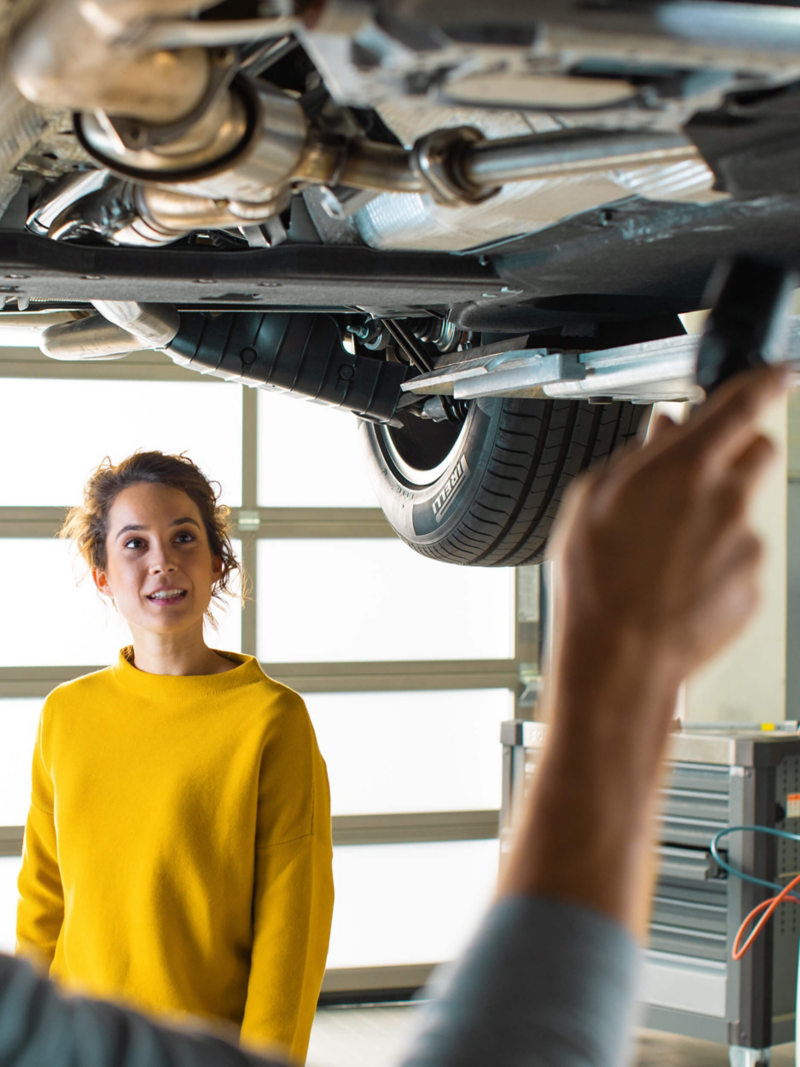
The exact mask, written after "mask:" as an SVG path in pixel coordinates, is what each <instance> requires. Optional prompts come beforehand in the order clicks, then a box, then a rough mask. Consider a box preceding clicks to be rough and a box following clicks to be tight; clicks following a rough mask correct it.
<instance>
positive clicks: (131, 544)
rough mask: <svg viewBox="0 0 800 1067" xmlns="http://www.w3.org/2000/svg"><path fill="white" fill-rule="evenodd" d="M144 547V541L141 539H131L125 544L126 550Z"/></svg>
mask: <svg viewBox="0 0 800 1067" xmlns="http://www.w3.org/2000/svg"><path fill="white" fill-rule="evenodd" d="M142 545H144V541H143V540H142V539H141V537H132V538H131V539H130V540H129V541H126V542H125V547H126V548H141V547H142Z"/></svg>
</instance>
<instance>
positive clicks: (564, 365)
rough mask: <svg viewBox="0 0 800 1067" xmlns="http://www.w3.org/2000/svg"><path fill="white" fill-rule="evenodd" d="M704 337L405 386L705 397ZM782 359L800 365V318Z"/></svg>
mask: <svg viewBox="0 0 800 1067" xmlns="http://www.w3.org/2000/svg"><path fill="white" fill-rule="evenodd" d="M699 343H700V338H699V337H697V336H690V335H688V334H684V335H682V336H679V337H667V338H665V339H663V340H659V341H645V342H642V343H641V344H634V345H623V346H621V347H619V348H609V349H605V350H603V351H599V352H579V353H575V352H551V351H548V350H547V349H544V348H541V349H516V350H513V351H510V352H503V353H501V354H499V355H498V354H493V355H486V356H482V357H480V358H477V359H476V358H474V357H473V358H472V359H469V358H467V359H464V360H461V361H459V362H451V363H449V364H448V365H446V366H440V367H437V368H436V369H434V370H432V371H430V372H429V373H427V374H421V375H419V376H418V377H416V378H411V379H410V380H409V381H407V382H404V383H403V386H402V389H403V391H404V392H411V393H416V394H418V395H426V394H440V395H441V394H445V395H448V396H454V397H456V399H459V400H472V399H475V398H476V397H488V396H516V397H551V398H561V399H568V400H582V399H584V400H590V399H592V398H596V399H600V398H602V399H603V400H609V401H610V400H629V401H632V402H633V403H640V404H650V403H654V402H656V401H663V400H692V401H700V400H702V399H703V396H704V393H703V390H702V389H701V388H700V386H699V385H697V382H696V380H695V366H696V360H697V350H698V346H699ZM781 358H782V359H783V360H785V361H787V362H793V363H800V316H795V317H794V318H793V319H791V322H790V331H789V343H788V346H787V349H786V351H785V352H784V353H783V355H782V357H781Z"/></svg>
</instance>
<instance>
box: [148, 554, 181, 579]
mask: <svg viewBox="0 0 800 1067" xmlns="http://www.w3.org/2000/svg"><path fill="white" fill-rule="evenodd" d="M174 570H177V567H176V564H175V562H174V561H173V559H172V558H171V556H170V555H169V553H168V552H156V553H155V554H154V556H153V559H152V561H151V563H150V573H151V574H169V573H170V572H171V571H174Z"/></svg>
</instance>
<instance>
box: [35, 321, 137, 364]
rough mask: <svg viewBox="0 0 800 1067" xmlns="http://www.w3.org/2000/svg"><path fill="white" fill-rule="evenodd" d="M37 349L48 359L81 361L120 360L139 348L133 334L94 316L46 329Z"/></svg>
mask: <svg viewBox="0 0 800 1067" xmlns="http://www.w3.org/2000/svg"><path fill="white" fill-rule="evenodd" d="M40 347H41V350H42V352H43V353H44V354H45V355H46V356H50V358H51V359H61V360H82V359H121V358H122V356H127V355H128V354H129V353H130V352H136V351H138V350H139V349H140V348H141V347H142V345H141V344H140V343H139V341H138V340H137V339H136V338H135V337H134V336H133V334H131V333H128V331H127V330H123V329H121V328H120V327H119V326H115V325H114V323H112V322H109V321H108V320H107V319H105V318H104V317H103V316H102V315H100V314H97V315H89V316H88V318H85V319H79V320H78V321H77V322H68V323H64V324H63V325H60V326H50V327H48V328H47V329H46V330H45V331H44V333H43V334H42V338H41V342H40Z"/></svg>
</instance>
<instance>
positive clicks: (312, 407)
mask: <svg viewBox="0 0 800 1067" xmlns="http://www.w3.org/2000/svg"><path fill="white" fill-rule="evenodd" d="M258 503H259V505H260V506H261V507H270V508H329V507H333V508H353V507H355V508H375V507H377V506H378V502H377V500H376V499H375V493H374V492H373V490H372V486H371V484H370V481H369V478H368V476H367V466H366V462H365V459H364V452H363V449H362V442H361V434H360V433H359V422H358V419H357V418H356V417H355V415H353V414H352V413H351V412H349V411H341V410H339V409H338V408H329V407H325V406H324V405H322V404H312V403H311V402H309V401H308V400H301V399H298V398H295V397H291V396H280V395H276V394H274V393H268V392H265V391H263V390H260V391H259V394H258Z"/></svg>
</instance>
